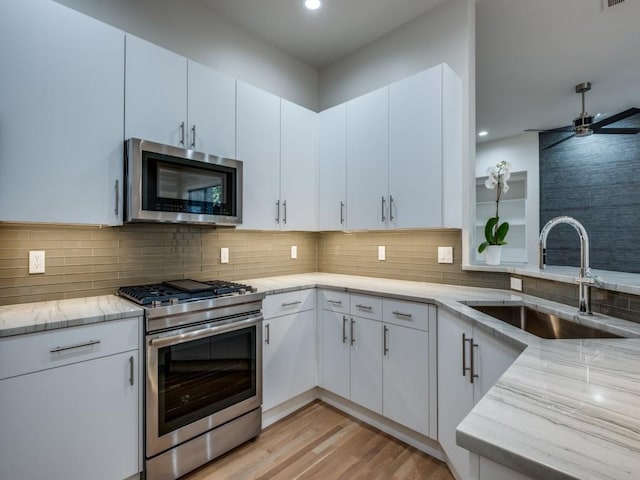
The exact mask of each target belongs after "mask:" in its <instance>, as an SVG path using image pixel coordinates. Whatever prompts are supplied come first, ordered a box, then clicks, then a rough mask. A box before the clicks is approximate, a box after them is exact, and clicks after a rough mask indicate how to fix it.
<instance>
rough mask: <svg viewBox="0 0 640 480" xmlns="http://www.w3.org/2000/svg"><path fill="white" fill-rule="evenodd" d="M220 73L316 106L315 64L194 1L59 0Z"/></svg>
mask: <svg viewBox="0 0 640 480" xmlns="http://www.w3.org/2000/svg"><path fill="white" fill-rule="evenodd" d="M56 1H57V2H58V3H61V4H64V5H67V6H69V7H71V8H73V9H74V10H78V11H80V12H82V13H85V14H87V15H90V16H92V17H94V18H97V19H98V20H101V21H103V22H105V23H109V24H111V25H113V26H115V27H117V28H120V29H122V30H124V31H126V32H129V33H131V34H133V35H136V36H138V37H141V38H144V39H145V40H148V41H150V42H152V43H155V44H157V45H160V46H162V47H165V48H167V49H169V50H172V51H174V52H176V53H179V54H181V55H183V56H185V57H188V58H191V59H193V60H195V61H197V62H200V63H202V64H204V65H208V66H210V67H212V68H214V69H215V70H218V71H219V72H222V73H225V74H227V75H229V76H231V77H234V78H236V79H238V80H242V81H244V82H246V83H249V84H251V85H254V86H256V87H258V88H260V89H262V90H266V91H268V92H271V93H273V94H275V95H277V96H279V97H282V98H286V99H287V100H290V101H292V102H294V103H297V104H298V105H302V106H304V107H307V108H310V109H312V110H317V98H318V73H317V71H316V69H315V68H313V67H311V66H309V65H307V64H305V63H303V62H301V61H300V60H298V59H296V58H295V57H293V56H291V55H288V54H286V53H284V52H283V51H281V50H279V49H277V48H276V47H272V46H270V45H268V44H267V43H266V42H264V41H261V40H259V39H257V38H255V37H253V36H252V35H251V34H249V33H248V32H246V31H245V30H242V29H240V28H239V27H237V26H235V25H234V24H233V23H231V22H230V21H228V20H226V19H225V18H224V17H221V16H217V15H216V14H215V13H214V12H213V11H212V10H211V9H209V8H207V7H206V6H204V5H203V4H202V3H201V2H198V1H195V0H180V1H176V0H135V1H133V0H56Z"/></svg>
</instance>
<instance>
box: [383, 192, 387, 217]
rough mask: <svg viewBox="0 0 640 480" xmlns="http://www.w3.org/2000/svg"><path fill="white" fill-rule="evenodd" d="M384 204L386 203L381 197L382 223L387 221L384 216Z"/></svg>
mask: <svg viewBox="0 0 640 480" xmlns="http://www.w3.org/2000/svg"><path fill="white" fill-rule="evenodd" d="M386 203H387V201H386V199H385V198H384V196H383V197H382V223H384V222H385V221H386V220H387V217H385V215H384V207H385V204H386Z"/></svg>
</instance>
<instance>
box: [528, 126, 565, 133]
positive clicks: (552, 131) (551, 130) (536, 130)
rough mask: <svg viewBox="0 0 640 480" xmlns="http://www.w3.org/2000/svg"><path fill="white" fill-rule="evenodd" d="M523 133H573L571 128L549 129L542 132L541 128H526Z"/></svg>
mask: <svg viewBox="0 0 640 480" xmlns="http://www.w3.org/2000/svg"><path fill="white" fill-rule="evenodd" d="M525 132H540V133H556V132H573V128H571V127H569V126H567V127H558V128H550V129H547V130H544V129H542V128H527V129H526V130H525Z"/></svg>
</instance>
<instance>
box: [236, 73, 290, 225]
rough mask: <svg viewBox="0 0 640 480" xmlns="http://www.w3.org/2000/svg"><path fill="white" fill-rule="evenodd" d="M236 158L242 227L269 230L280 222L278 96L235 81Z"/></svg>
mask: <svg viewBox="0 0 640 480" xmlns="http://www.w3.org/2000/svg"><path fill="white" fill-rule="evenodd" d="M237 89H238V94H237V143H236V153H237V157H238V160H242V161H243V162H244V165H243V168H244V182H243V210H242V215H243V223H242V228H246V229H258V230H273V229H274V228H278V227H280V225H281V224H282V216H281V210H282V209H281V208H280V209H278V207H277V204H276V202H279V198H280V99H279V98H278V97H276V96H275V95H271V94H270V93H267V92H265V91H263V90H260V89H258V88H255V87H252V86H250V85H247V84H246V83H242V82H237Z"/></svg>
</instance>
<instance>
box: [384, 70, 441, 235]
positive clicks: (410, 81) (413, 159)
mask: <svg viewBox="0 0 640 480" xmlns="http://www.w3.org/2000/svg"><path fill="white" fill-rule="evenodd" d="M443 181H444V179H443V175H442V67H441V66H438V67H434V68H430V69H429V70H425V71H424V72H421V73H418V74H417V75H413V76H411V77H409V78H407V79H404V80H401V81H399V82H396V83H393V84H391V85H390V87H389V195H390V196H391V197H393V202H392V203H393V206H392V212H391V213H392V218H393V220H392V221H391V224H392V225H393V226H394V227H397V228H422V227H440V226H442V182H443ZM390 218H391V216H390Z"/></svg>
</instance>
